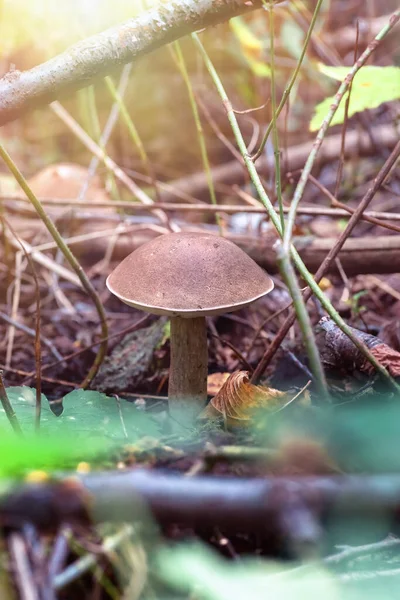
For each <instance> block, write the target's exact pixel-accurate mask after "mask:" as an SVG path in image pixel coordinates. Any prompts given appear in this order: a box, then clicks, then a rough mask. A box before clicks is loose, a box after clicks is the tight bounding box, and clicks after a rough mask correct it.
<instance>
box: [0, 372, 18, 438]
mask: <svg viewBox="0 0 400 600" xmlns="http://www.w3.org/2000/svg"><path fill="white" fill-rule="evenodd" d="M0 402H1V405H2V407H3V409H4V412H5V413H6V417H7V419H8V420H9V421H10V425H11V427H12V428H13V429H14V431H15V433H17V434H18V435H22V429H21V426H20V424H19V421H18V418H17V415H16V414H15V411H14V409H13V407H12V405H11V402H10V400H9V398H8V396H7V392H6V387H5V385H4V381H3V371H1V370H0Z"/></svg>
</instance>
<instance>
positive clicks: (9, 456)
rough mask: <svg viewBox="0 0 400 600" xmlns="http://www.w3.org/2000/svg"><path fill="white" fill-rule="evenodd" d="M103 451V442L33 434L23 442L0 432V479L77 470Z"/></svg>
mask: <svg viewBox="0 0 400 600" xmlns="http://www.w3.org/2000/svg"><path fill="white" fill-rule="evenodd" d="M103 450H104V444H102V443H101V441H100V440H98V441H97V442H94V441H93V440H92V439H90V440H80V442H79V444H78V445H77V444H76V443H74V441H72V440H71V438H70V437H68V436H66V435H65V436H60V435H50V436H48V435H47V436H42V435H36V434H33V433H32V434H30V435H28V436H25V437H23V438H21V437H19V436H16V435H14V434H12V433H10V432H9V431H8V430H4V428H3V427H1V428H0V477H4V478H10V477H14V478H15V477H23V476H24V475H25V474H26V473H27V472H28V471H32V470H41V471H52V470H56V469H57V470H66V469H71V468H72V469H74V468H76V465H77V464H78V463H79V462H81V461H82V460H85V461H89V460H91V459H92V458H94V457H95V456H98V455H99V454H100V452H102V451H103Z"/></svg>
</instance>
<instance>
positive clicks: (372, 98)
mask: <svg viewBox="0 0 400 600" xmlns="http://www.w3.org/2000/svg"><path fill="white" fill-rule="evenodd" d="M319 70H320V71H321V72H322V73H324V74H325V75H327V76H328V77H330V78H331V79H336V80H338V81H343V80H344V79H345V77H346V75H347V74H348V73H349V68H348V67H328V66H326V65H322V64H320V65H319ZM347 97H348V92H347V93H346V94H345V95H344V97H343V98H342V101H341V103H340V105H339V108H338V110H337V111H336V114H335V116H334V117H333V119H332V122H331V126H332V125H339V124H341V123H343V121H344V117H345V106H346V99H347ZM334 98H335V97H334V96H331V97H329V98H326V99H325V100H323V101H322V102H321V103H320V104H318V105H317V106H316V108H315V114H314V116H313V118H312V119H311V123H310V131H317V130H318V129H319V128H320V127H321V125H322V122H323V120H324V119H325V117H326V115H327V113H328V111H329V108H330V106H331V104H332V102H333V101H334ZM398 98H400V68H399V67H374V66H367V67H362V68H361V69H360V70H359V71H358V73H357V74H356V76H355V77H354V80H353V84H352V89H351V97H350V104H349V111H348V115H349V117H351V116H352V115H354V114H355V113H358V112H362V111H363V110H366V109H372V108H376V107H378V106H379V105H380V104H382V103H383V102H390V101H392V100H397V99H398Z"/></svg>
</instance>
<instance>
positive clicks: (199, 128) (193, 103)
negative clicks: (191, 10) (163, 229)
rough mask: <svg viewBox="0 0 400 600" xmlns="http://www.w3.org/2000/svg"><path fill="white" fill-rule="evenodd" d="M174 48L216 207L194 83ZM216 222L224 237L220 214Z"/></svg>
mask: <svg viewBox="0 0 400 600" xmlns="http://www.w3.org/2000/svg"><path fill="white" fill-rule="evenodd" d="M194 35H195V34H194ZM173 47H174V51H175V58H176V63H177V65H178V68H179V70H180V72H181V75H182V78H183V80H184V82H185V85H186V88H187V92H188V96H189V102H190V106H191V109H192V113H193V118H194V122H195V124H196V131H197V137H198V140H199V146H200V152H201V159H202V161H203V166H204V170H205V173H206V177H207V184H208V189H209V192H210V199H211V203H212V204H214V205H215V206H217V204H218V203H217V197H216V195H215V188H214V181H213V178H212V173H211V167H210V161H209V159H208V152H207V146H206V141H205V138H204V131H203V126H202V124H201V119H200V114H199V110H198V108H197V102H196V98H195V96H194V92H193V87H192V83H191V81H190V77H189V73H188V70H187V67H186V62H185V59H184V56H183V53H182V50H181V46H180V44H179V42H174V44H173ZM215 221H216V223H217V225H218V228H219V232H220V234H221V235H222V233H223V231H222V223H221V218H220V215H219V214H218V213H216V214H215Z"/></svg>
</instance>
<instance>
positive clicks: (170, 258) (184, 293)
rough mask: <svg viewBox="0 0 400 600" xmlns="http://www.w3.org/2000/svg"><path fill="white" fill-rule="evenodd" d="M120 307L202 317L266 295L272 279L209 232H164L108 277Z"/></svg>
mask: <svg viewBox="0 0 400 600" xmlns="http://www.w3.org/2000/svg"><path fill="white" fill-rule="evenodd" d="M107 287H108V289H109V290H110V292H112V293H113V294H115V296H117V297H118V298H119V299H120V300H122V302H125V303H126V304H129V305H130V306H134V307H135V308H139V309H140V310H144V311H146V312H150V313H154V314H159V315H169V316H180V317H189V318H190V317H205V316H210V315H219V314H222V313H226V312H232V311H235V310H238V309H239V308H242V307H243V306H247V305H248V304H250V303H251V302H253V301H254V300H257V298H261V296H264V295H265V294H268V292H270V291H271V290H272V288H273V287H274V284H273V281H272V279H271V278H270V277H269V276H268V275H267V273H266V272H265V271H264V270H263V269H261V267H259V266H258V265H257V263H255V262H254V261H253V259H251V258H250V257H249V256H248V255H247V254H246V253H245V252H243V250H241V249H240V248H239V247H238V246H236V244H234V243H232V242H230V241H229V240H226V239H225V238H223V237H218V236H216V235H213V234H209V233H191V232H185V233H168V234H166V235H161V236H159V237H156V238H154V239H152V240H151V241H149V242H146V243H145V244H143V245H142V246H140V247H139V248H137V249H136V250H134V251H133V252H132V253H131V254H129V256H127V257H126V258H125V259H124V260H123V261H122V262H121V263H120V264H119V265H118V266H117V267H116V269H115V270H114V271H113V272H112V273H111V275H109V277H108V279H107Z"/></svg>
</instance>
